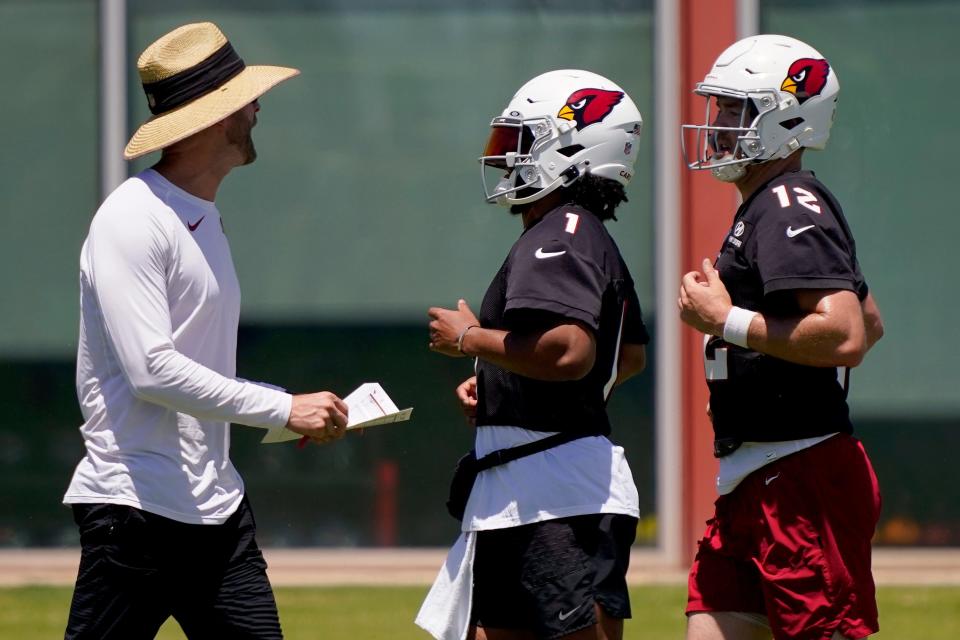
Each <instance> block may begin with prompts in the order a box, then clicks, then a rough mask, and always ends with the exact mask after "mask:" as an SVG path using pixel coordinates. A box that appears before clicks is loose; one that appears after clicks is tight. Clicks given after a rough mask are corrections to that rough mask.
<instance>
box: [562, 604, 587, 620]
mask: <svg viewBox="0 0 960 640" xmlns="http://www.w3.org/2000/svg"><path fill="white" fill-rule="evenodd" d="M582 606H583V603H582V602H581V603H580V604H578V605H577V606H575V607H574V608H573V609H570V611H566V612H564V611H561V612H560V615H559V616H557V617H558V618H560V622H563V621H564V620H566V619H567V618H569V617H570V616H572V615H573V612H574V611H576V610H577V609H579V608H580V607H582Z"/></svg>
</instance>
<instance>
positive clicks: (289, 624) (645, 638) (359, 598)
mask: <svg viewBox="0 0 960 640" xmlns="http://www.w3.org/2000/svg"><path fill="white" fill-rule="evenodd" d="M426 590H427V589H426V587H349V588H346V587H343V588H337V587H322V588H301V587H296V588H295V587H287V588H278V589H277V601H278V603H279V606H280V617H281V620H282V621H283V628H284V632H285V636H286V638H287V640H306V639H307V638H311V639H312V638H324V640H380V639H386V638H390V639H391V640H407V639H410V640H414V639H419V640H424V639H425V638H428V636H427V634H426V633H424V632H423V631H421V630H420V629H419V628H417V627H415V626H414V624H413V617H414V615H415V613H416V611H417V609H418V608H419V606H420V601H421V599H422V598H423V596H424V594H425V593H426ZM684 594H685V591H684V588H683V587H680V586H669V587H660V586H655V587H654V586H651V587H635V588H633V589H631V596H632V598H633V607H634V619H633V621H632V622H630V623H628V625H627V628H626V638H628V639H635V640H677V639H678V638H682V637H683V628H684V622H683V615H682V613H681V611H682V607H683V602H684V597H685V596H684ZM879 598H880V623H881V626H882V627H883V630H882V631H881V633H879V634H878V635H876V636H874V638H879V639H883V640H956V638H960V588H958V587H886V588H882V589H880V591H879ZM69 603H70V589H69V588H65V587H23V588H15V589H13V588H11V589H0V638H17V640H33V639H35V638H36V639H39V638H44V639H46V638H56V637H62V635H63V627H64V623H65V622H66V615H67V609H68V607H69ZM157 637H158V638H161V639H163V640H174V639H178V638H181V639H182V638H183V637H184V636H183V634H182V633H181V632H180V628H179V627H178V626H177V625H176V623H174V622H173V621H168V622H167V624H166V625H165V626H164V627H163V629H162V630H161V632H160V634H159V635H158V636H157Z"/></svg>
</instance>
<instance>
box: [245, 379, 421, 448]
mask: <svg viewBox="0 0 960 640" xmlns="http://www.w3.org/2000/svg"><path fill="white" fill-rule="evenodd" d="M343 401H344V402H345V403H346V404H347V407H348V408H349V409H350V411H349V414H348V418H349V421H348V422H347V431H351V430H353V429H364V428H366V427H373V426H376V425H380V424H391V423H393V422H403V421H405V420H409V419H410V414H411V413H413V408H412V407H410V408H407V409H402V410H401V409H398V408H397V405H396V404H394V402H393V400H391V399H390V396H388V395H387V392H386V391H384V390H383V387H381V386H380V384H379V383H377V382H365V383H363V384H362V385H360V386H359V387H357V388H356V389H355V390H354V391H353V392H351V393H350V395H348V396H347V397H346V398H344V399H343ZM298 438H300V434H297V433H294V432H293V431H290V430H289V429H287V428H285V427H274V428H273V429H270V430H269V431H267V435H265V436H264V437H263V440H261V441H260V442H261V444H271V443H274V442H287V441H289V440H296V439H298Z"/></svg>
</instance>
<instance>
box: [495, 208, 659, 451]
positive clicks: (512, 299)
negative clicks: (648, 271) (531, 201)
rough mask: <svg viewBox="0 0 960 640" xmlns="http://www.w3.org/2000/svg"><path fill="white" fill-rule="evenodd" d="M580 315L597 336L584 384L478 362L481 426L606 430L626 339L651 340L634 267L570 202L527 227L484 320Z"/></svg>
mask: <svg viewBox="0 0 960 640" xmlns="http://www.w3.org/2000/svg"><path fill="white" fill-rule="evenodd" d="M558 319H572V320H577V321H580V322H582V323H584V324H585V325H587V326H588V327H590V328H591V329H592V330H593V332H594V336H595V338H596V343H597V353H596V360H595V363H594V366H593V369H592V370H591V371H590V373H589V374H587V376H586V377H584V378H582V379H581V380H571V381H565V382H547V381H543V380H534V379H532V378H527V377H524V376H521V375H518V374H516V373H511V372H510V371H507V370H506V369H502V368H500V367H498V366H497V365H495V364H492V363H490V362H486V361H484V360H479V361H478V362H477V399H478V403H477V426H484V425H504V426H514V427H523V428H525V429H531V430H534V431H582V432H585V433H599V434H604V435H606V434H609V433H610V421H609V420H608V418H607V412H606V402H607V398H608V397H609V395H610V392H611V391H612V389H613V383H614V380H615V379H616V371H617V363H618V354H619V346H620V344H621V342H623V343H631V344H646V343H647V342H648V341H649V338H648V336H647V330H646V327H645V326H644V324H643V319H642V316H641V311H640V302H639V300H638V299H637V293H636V291H635V289H634V286H633V280H632V279H631V277H630V272H629V271H628V270H627V266H626V264H624V261H623V258H622V257H621V256H620V251H619V249H617V245H616V244H615V243H614V241H613V238H611V237H610V235H609V234H608V233H607V230H606V228H605V227H604V226H603V223H602V222H601V221H600V220H599V219H598V218H597V217H596V216H594V215H593V214H591V213H590V212H589V211H587V210H585V209H582V208H580V207H576V206H572V205H565V206H563V207H558V208H556V209H554V210H553V211H551V212H550V213H548V214H546V215H545V216H543V217H542V218H541V219H540V220H539V221H538V222H537V223H536V224H534V225H533V226H532V227H530V228H529V229H526V230H525V231H524V232H523V234H522V235H521V236H520V238H519V239H518V240H517V242H516V243H515V244H514V245H513V247H512V248H511V249H510V254H509V255H508V256H507V259H506V261H505V262H504V263H503V266H502V267H500V271H499V272H497V275H496V277H494V279H493V282H492V283H490V287H489V289H487V293H486V295H485V296H484V298H483V305H482V306H481V307H480V317H479V320H480V325H481V326H483V327H486V328H492V329H504V330H508V331H514V330H519V331H523V330H524V329H530V328H538V327H543V326H547V325H548V324H549V323H555V322H556V321H557V320H558Z"/></svg>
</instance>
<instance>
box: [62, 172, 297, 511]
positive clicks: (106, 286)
mask: <svg viewBox="0 0 960 640" xmlns="http://www.w3.org/2000/svg"><path fill="white" fill-rule="evenodd" d="M239 315H240V286H239V283H238V282H237V276H236V272H235V271H234V267H233V258H232V256H231V255H230V247H229V244H228V242H227V237H226V235H225V233H224V229H223V225H222V223H221V221H220V213H219V211H217V208H216V206H215V205H214V204H213V203H212V202H209V201H206V200H203V199H200V198H197V197H195V196H193V195H190V194H189V193H187V192H185V191H183V190H182V189H179V188H178V187H176V186H175V185H173V184H172V183H170V182H169V181H167V180H166V179H164V178H163V177H162V176H161V175H160V174H159V173H157V172H155V171H153V170H151V169H148V170H146V171H144V172H142V173H140V174H139V175H137V176H135V177H133V178H130V179H129V180H127V181H126V182H124V183H123V184H122V185H121V186H120V187H118V188H117V190H116V191H114V192H113V193H112V194H111V195H110V196H109V197H108V198H107V199H106V200H105V201H104V203H103V204H102V205H101V207H100V209H99V210H98V211H97V213H96V215H95V216H94V218H93V222H92V223H91V225H90V232H89V234H88V236H87V240H86V242H85V243H84V245H83V249H82V251H81V256H80V316H81V317H80V341H79V347H78V352H77V396H78V399H79V401H80V408H81V411H82V413H83V417H84V420H85V422H84V424H83V426H81V427H80V432H81V434H82V435H83V439H84V444H85V446H86V455H85V456H84V458H83V459H82V460H81V461H80V464H79V465H77V468H76V471H75V472H74V475H73V480H72V481H71V483H70V486H69V488H68V489H67V492H66V495H65V496H64V503H67V504H71V503H90V502H109V503H115V504H124V505H129V506H132V507H136V508H139V509H143V510H145V511H149V512H151V513H155V514H158V515H161V516H164V517H167V518H171V519H173V520H178V521H180V522H187V523H202V524H217V523H221V522H224V521H225V520H226V519H227V518H229V517H230V515H231V514H232V513H233V512H234V511H235V510H236V508H237V506H238V505H239V504H240V501H241V499H242V498H243V481H242V479H241V478H240V475H239V474H238V473H237V471H236V469H235V468H234V466H233V463H231V461H230V456H229V452H230V425H229V423H231V422H236V423H240V424H246V425H251V426H256V427H274V426H282V425H284V424H286V422H287V419H288V418H289V415H290V404H291V396H290V395H289V394H287V393H284V392H282V391H278V390H276V389H272V388H268V387H266V386H261V385H258V384H255V383H252V382H247V381H243V380H238V379H236V378H235V376H236V347H237V324H238V321H239Z"/></svg>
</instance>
